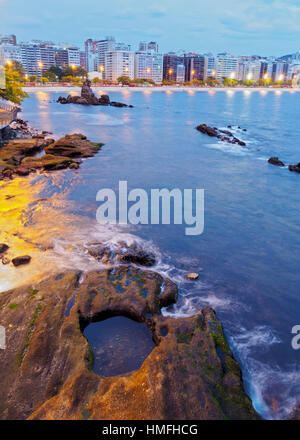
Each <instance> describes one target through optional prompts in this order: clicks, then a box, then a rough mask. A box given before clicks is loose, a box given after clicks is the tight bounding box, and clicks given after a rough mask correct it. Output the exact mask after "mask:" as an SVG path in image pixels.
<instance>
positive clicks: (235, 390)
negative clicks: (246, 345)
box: [0, 265, 257, 420]
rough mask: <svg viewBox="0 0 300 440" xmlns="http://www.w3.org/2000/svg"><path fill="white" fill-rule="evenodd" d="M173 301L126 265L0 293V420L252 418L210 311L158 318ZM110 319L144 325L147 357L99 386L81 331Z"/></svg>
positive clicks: (149, 276) (167, 284)
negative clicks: (0, 334)
mask: <svg viewBox="0 0 300 440" xmlns="http://www.w3.org/2000/svg"><path fill="white" fill-rule="evenodd" d="M162 286H164V288H163V289H162ZM71 300H72V301H71ZM176 300H177V286H176V285H175V284H174V283H173V282H172V281H170V280H168V279H164V278H163V277H162V276H161V275H159V274H157V273H155V272H153V271H150V270H144V269H141V268H137V267H133V266H128V265H121V266H119V267H115V268H113V269H105V270H99V271H96V272H90V273H87V274H85V275H84V276H83V275H82V274H80V273H78V272H73V271H69V272H65V273H60V274H54V275H53V276H50V277H49V278H48V279H46V280H44V281H41V282H39V283H36V284H30V285H27V286H23V287H19V288H16V289H14V290H12V291H9V292H6V293H1V305H0V322H1V325H3V326H4V327H5V328H6V337H7V341H6V345H7V348H6V350H2V351H1V357H0V368H1V371H3V372H5V374H2V375H1V376H0V389H1V393H0V418H1V419H26V418H30V419H82V418H89V419H104V420H113V419H123V420H124V419H152V420H153V419H224V418H229V419H256V418H257V414H256V413H255V411H254V410H253V408H252V405H251V402H250V400H249V398H248V397H247V396H246V395H245V393H244V391H243V386H242V381H241V372H240V368H239V366H238V364H237V362H236V361H235V360H234V358H233V356H232V354H231V352H230V349H229V347H228V344H227V342H226V339H225V337H224V333H223V330H222V326H221V324H220V322H219V321H218V319H217V318H216V315H215V313H214V311H213V310H212V309H210V308H205V309H203V310H202V312H201V313H200V314H199V315H197V316H194V317H190V318H180V319H172V318H168V317H165V316H163V315H162V314H161V307H163V306H167V305H171V304H173V303H174V302H175V301H176ZM67 309H68V313H66V310H67ZM113 316H125V317H127V318H131V319H133V320H135V321H137V322H140V323H142V324H143V325H145V326H147V327H148V329H150V330H151V332H152V337H153V341H154V342H155V348H154V349H153V350H152V351H151V353H150V354H149V355H148V357H147V358H146V359H145V361H144V362H143V364H142V366H141V367H140V368H139V369H138V370H136V371H133V372H131V373H127V374H125V375H120V376H115V377H102V376H100V375H97V374H95V373H94V372H93V370H92V367H93V353H92V350H91V347H90V346H89V343H88V341H87V339H86V338H85V337H84V335H83V332H84V330H85V328H86V327H87V326H88V325H89V324H90V323H92V322H98V321H101V320H105V319H109V318H110V317H113ZM87 414H88V416H86V415H87Z"/></svg>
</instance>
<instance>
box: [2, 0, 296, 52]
mask: <svg viewBox="0 0 300 440" xmlns="http://www.w3.org/2000/svg"><path fill="white" fill-rule="evenodd" d="M0 33H1V34H11V33H13V34H16V36H17V39H18V40H19V41H30V40H32V39H40V40H51V41H54V42H60V41H63V42H70V43H74V44H75V45H77V46H79V47H81V48H83V43H84V41H85V40H86V39H87V38H93V39H96V40H100V39H103V38H104V37H105V36H109V35H112V36H115V37H116V39H117V41H120V42H124V43H130V44H131V45H132V49H133V50H135V49H137V48H138V43H139V41H157V42H158V43H159V47H160V50H161V51H162V52H168V51H179V50H191V51H196V52H199V53H205V52H213V53H218V52H224V51H227V52H231V53H233V54H235V55H242V54H245V55H252V54H256V55H262V56H266V55H274V56H279V55H284V54H288V53H293V52H297V51H299V50H300V0H188V1H184V0H159V1H157V0H148V1H143V0H107V1H104V0H85V1H82V0H80V1H78V0H50V1H49V0H48V1H41V0H0Z"/></svg>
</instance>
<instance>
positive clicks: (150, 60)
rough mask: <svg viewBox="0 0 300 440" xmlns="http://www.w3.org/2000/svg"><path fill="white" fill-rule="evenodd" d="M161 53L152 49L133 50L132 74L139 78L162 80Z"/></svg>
mask: <svg viewBox="0 0 300 440" xmlns="http://www.w3.org/2000/svg"><path fill="white" fill-rule="evenodd" d="M162 75H163V55H162V54H158V53H156V52H153V51H148V52H143V51H139V52H135V62H134V76H135V78H140V79H151V80H152V81H154V82H155V83H161V82H162Z"/></svg>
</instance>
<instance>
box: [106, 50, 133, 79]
mask: <svg viewBox="0 0 300 440" xmlns="http://www.w3.org/2000/svg"><path fill="white" fill-rule="evenodd" d="M120 76H128V77H129V78H130V79H134V52H130V51H122V50H114V51H110V52H106V53H105V78H106V79H108V80H110V81H116V80H117V79H118V78H119V77H120Z"/></svg>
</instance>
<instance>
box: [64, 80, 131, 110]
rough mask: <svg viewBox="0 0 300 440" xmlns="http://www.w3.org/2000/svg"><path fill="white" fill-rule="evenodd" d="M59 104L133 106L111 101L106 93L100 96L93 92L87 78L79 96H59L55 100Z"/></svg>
mask: <svg viewBox="0 0 300 440" xmlns="http://www.w3.org/2000/svg"><path fill="white" fill-rule="evenodd" d="M57 102H59V103H60V104H79V105H106V106H107V105H110V106H112V107H131V108H132V107H133V106H132V105H127V104H124V103H122V102H116V101H111V100H110V98H109V96H108V95H101V96H100V98H97V96H96V95H95V94H94V93H93V91H92V89H91V81H89V80H87V81H85V83H84V84H83V86H82V88H81V94H80V96H72V95H68V97H67V98H64V97H63V96H60V97H59V98H58V100H57Z"/></svg>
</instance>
